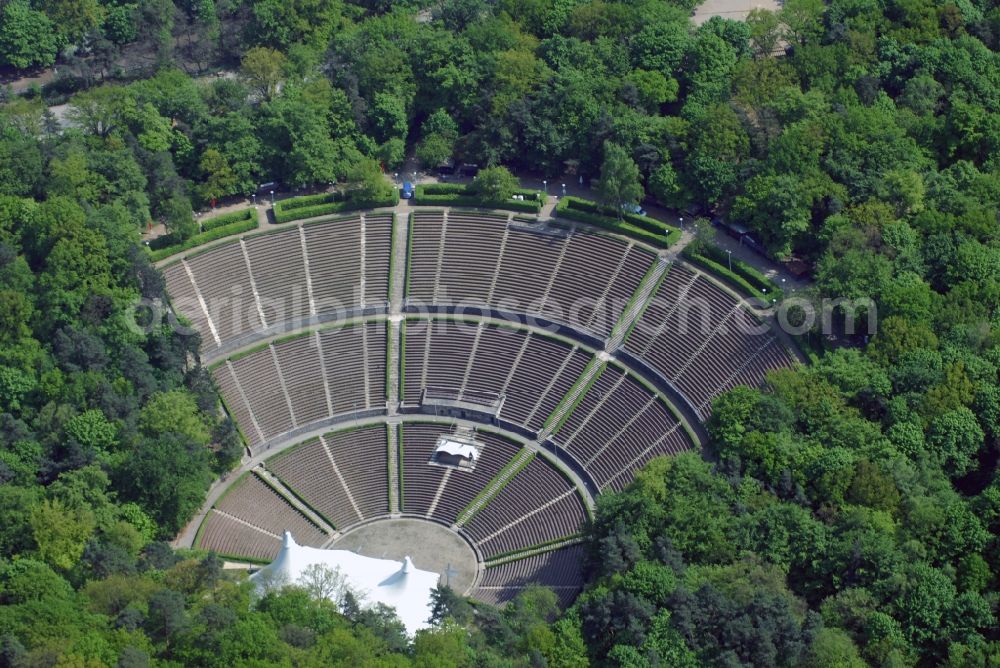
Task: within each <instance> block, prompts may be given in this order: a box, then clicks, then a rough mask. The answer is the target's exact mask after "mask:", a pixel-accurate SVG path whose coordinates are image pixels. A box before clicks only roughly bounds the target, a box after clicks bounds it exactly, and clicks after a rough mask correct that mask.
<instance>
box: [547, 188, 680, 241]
mask: <svg viewBox="0 0 1000 668" xmlns="http://www.w3.org/2000/svg"><path fill="white" fill-rule="evenodd" d="M556 215H557V216H559V217H561V218H568V219H569V220H575V221H577V222H580V223H587V224H588V225H594V226H595V227H602V228H604V229H607V230H611V231H612V232H617V233H619V234H624V235H625V236H628V237H632V238H634V239H638V240H639V241H645V242H646V243H648V244H651V245H653V246H658V247H661V248H669V247H670V246H671V245H673V244H674V243H676V242H677V240H678V239H679V238H680V236H681V231H680V230H679V229H677V228H675V227H671V226H670V225H667V224H666V223H664V222H661V221H659V220H656V219H655V218H648V217H646V216H637V215H635V214H632V213H623V214H622V219H621V220H618V217H617V216H615V214H614V211H612V210H611V209H608V208H607V207H603V206H600V205H599V204H595V203H594V202H590V201H588V200H585V199H580V198H578V197H571V196H566V197H563V198H562V199H560V200H559V204H557V205H556Z"/></svg>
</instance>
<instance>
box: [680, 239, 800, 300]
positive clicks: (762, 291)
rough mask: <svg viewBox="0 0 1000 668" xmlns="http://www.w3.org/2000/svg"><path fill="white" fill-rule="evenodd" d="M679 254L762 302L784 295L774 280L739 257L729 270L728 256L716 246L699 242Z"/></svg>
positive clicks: (778, 298)
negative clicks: (694, 246) (696, 245)
mask: <svg viewBox="0 0 1000 668" xmlns="http://www.w3.org/2000/svg"><path fill="white" fill-rule="evenodd" d="M681 254H682V255H683V256H684V257H685V258H686V259H687V260H688V261H689V262H691V263H693V264H696V265H698V266H700V267H703V268H705V269H708V270H709V271H711V272H712V273H714V274H718V276H719V278H721V279H723V280H724V281H726V282H727V283H729V284H731V285H732V286H733V287H735V288H736V289H738V290H741V291H743V292H744V293H746V294H748V295H750V296H752V297H757V298H758V299H761V300H763V301H764V302H770V300H772V299H777V300H780V299H781V298H782V297H783V296H784V293H783V292H782V290H781V288H779V287H778V286H777V285H776V284H775V283H774V281H772V280H771V279H769V278H767V277H766V276H764V274H762V273H760V272H759V271H757V270H756V269H755V268H754V267H752V266H750V265H749V264H747V263H746V262H744V261H742V260H740V259H737V258H734V259H733V268H732V270H730V269H729V258H728V257H727V255H726V252H725V251H724V250H722V249H721V248H719V247H718V246H711V245H709V244H699V246H698V247H697V248H692V247H691V246H688V247H687V248H685V249H684V250H683V251H682V252H681Z"/></svg>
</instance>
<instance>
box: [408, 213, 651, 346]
mask: <svg viewBox="0 0 1000 668" xmlns="http://www.w3.org/2000/svg"><path fill="white" fill-rule="evenodd" d="M413 220H414V223H413V230H412V241H411V246H410V289H409V294H408V297H410V298H412V299H417V300H420V301H423V302H438V303H440V302H442V301H443V300H445V299H446V300H447V301H448V303H451V304H458V303H465V304H484V303H488V304H489V305H490V306H492V307H495V308H501V309H505V310H509V311H515V312H521V313H538V314H541V315H544V316H545V317H547V318H550V319H552V320H554V321H557V322H562V323H565V324H569V325H571V326H574V327H578V328H581V329H584V330H590V331H593V332H595V333H597V334H598V335H600V336H604V337H606V336H608V334H610V332H611V329H612V328H613V327H614V324H615V322H617V320H618V318H619V317H620V316H621V313H622V310H623V309H624V307H625V305H626V303H627V302H628V300H629V298H631V296H632V294H633V293H634V292H635V290H636V289H637V288H638V287H639V284H640V283H641V282H642V279H643V277H644V276H645V274H646V271H647V270H648V269H649V266H650V264H651V262H652V259H653V255H652V254H651V253H649V252H647V251H644V250H641V249H638V248H633V247H632V245H631V244H629V243H628V242H625V241H621V240H619V239H615V238H612V237H606V236H601V235H597V234H591V233H588V232H577V233H575V234H571V235H568V236H559V235H545V234H537V233H533V232H531V231H526V230H523V229H519V228H514V227H511V228H509V229H508V228H507V223H506V219H504V218H498V217H496V216H490V215H488V214H463V213H457V212H450V213H448V214H447V220H445V219H444V215H443V214H441V213H439V212H429V213H426V214H414V219H413ZM501 249H503V253H502V255H501ZM550 286H551V288H550Z"/></svg>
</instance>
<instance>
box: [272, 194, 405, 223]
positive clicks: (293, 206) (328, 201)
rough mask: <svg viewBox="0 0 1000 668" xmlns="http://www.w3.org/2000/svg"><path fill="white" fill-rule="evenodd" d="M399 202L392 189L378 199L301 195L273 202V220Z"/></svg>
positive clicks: (287, 219) (389, 204)
mask: <svg viewBox="0 0 1000 668" xmlns="http://www.w3.org/2000/svg"><path fill="white" fill-rule="evenodd" d="M398 203H399V192H398V191H397V190H395V189H393V191H392V194H391V195H390V196H389V197H386V198H385V199H380V200H355V199H345V197H344V195H343V193H340V192H333V193H323V194H320V195H303V196H302V197H292V198H291V199H284V200H281V201H280V202H275V204H274V222H276V223H289V222H291V221H293V220H301V219H303V218H315V217H316V216H325V215H328V214H331V213H341V212H343V211H357V210H359V209H378V208H381V207H387V206H396V205H397V204H398Z"/></svg>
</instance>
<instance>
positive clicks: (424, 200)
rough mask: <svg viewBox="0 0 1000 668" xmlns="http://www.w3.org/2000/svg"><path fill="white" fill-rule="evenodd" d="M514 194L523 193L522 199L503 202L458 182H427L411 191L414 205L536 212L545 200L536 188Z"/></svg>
mask: <svg viewBox="0 0 1000 668" xmlns="http://www.w3.org/2000/svg"><path fill="white" fill-rule="evenodd" d="M514 194H515V195H524V200H523V201H520V200H515V199H509V200H505V201H503V202H494V201H490V200H485V199H483V198H482V197H480V196H478V195H476V194H474V193H471V192H470V191H469V186H467V185H462V184H460V183H427V184H423V185H419V186H417V187H416V188H415V189H414V191H413V199H412V200H410V201H411V202H412V204H413V205H414V206H469V207H477V208H480V209H505V210H507V211H517V212H523V213H538V212H539V211H541V210H542V204H544V202H545V193H542V192H540V191H538V190H527V189H521V188H519V189H517V190H515V191H514Z"/></svg>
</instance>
